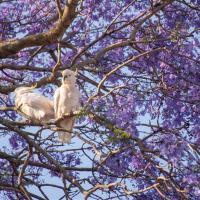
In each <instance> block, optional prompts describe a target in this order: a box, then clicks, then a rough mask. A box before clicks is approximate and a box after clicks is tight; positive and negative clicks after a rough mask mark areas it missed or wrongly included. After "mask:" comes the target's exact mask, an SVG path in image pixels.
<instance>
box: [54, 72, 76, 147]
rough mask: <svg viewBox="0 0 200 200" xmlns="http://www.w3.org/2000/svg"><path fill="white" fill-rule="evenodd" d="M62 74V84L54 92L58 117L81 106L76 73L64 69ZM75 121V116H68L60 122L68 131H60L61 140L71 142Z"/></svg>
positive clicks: (56, 115)
mask: <svg viewBox="0 0 200 200" xmlns="http://www.w3.org/2000/svg"><path fill="white" fill-rule="evenodd" d="M62 75H63V81H62V85H61V86H60V87H59V88H58V89H57V90H56V91H55V94H54V110H55V117H56V118H61V117H63V115H66V114H69V113H71V112H75V111H78V110H79V107H80V102H79V101H80V93H79V90H78V89H77V88H76V85H75V83H76V77H75V73H74V72H73V71H71V70H64V71H63V73H62ZM74 122H75V117H67V118H65V119H64V120H62V121H61V122H60V124H59V126H60V127H61V128H63V129H66V131H59V132H58V135H59V139H60V141H62V142H66V143H70V142H71V135H72V133H71V132H72V129H73V126H74Z"/></svg>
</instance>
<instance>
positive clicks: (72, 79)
mask: <svg viewBox="0 0 200 200" xmlns="http://www.w3.org/2000/svg"><path fill="white" fill-rule="evenodd" d="M62 77H63V78H62V83H63V84H68V85H69V84H70V85H74V84H75V83H76V73H75V72H74V71H71V70H69V69H66V70H64V71H63V72H62Z"/></svg>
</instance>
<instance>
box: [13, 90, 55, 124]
mask: <svg viewBox="0 0 200 200" xmlns="http://www.w3.org/2000/svg"><path fill="white" fill-rule="evenodd" d="M16 106H17V107H18V108H19V109H20V110H21V111H22V113H24V114H25V116H26V117H27V116H28V117H30V118H31V119H35V120H41V121H48V120H50V119H53V118H54V109H53V102H51V101H50V100H49V99H48V98H46V97H44V96H42V95H40V94H37V93H25V94H22V95H20V97H18V98H17V99H16Z"/></svg>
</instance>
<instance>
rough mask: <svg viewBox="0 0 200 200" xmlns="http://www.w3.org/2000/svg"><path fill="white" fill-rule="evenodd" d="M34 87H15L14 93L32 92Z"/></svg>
mask: <svg viewBox="0 0 200 200" xmlns="http://www.w3.org/2000/svg"><path fill="white" fill-rule="evenodd" d="M33 89H34V88H33V87H18V88H16V89H15V91H14V93H15V96H17V95H22V94H25V93H30V92H32V90H33Z"/></svg>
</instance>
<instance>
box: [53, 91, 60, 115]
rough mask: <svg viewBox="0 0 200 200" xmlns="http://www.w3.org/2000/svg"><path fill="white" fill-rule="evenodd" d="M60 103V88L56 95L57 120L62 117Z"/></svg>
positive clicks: (55, 109)
mask: <svg viewBox="0 0 200 200" xmlns="http://www.w3.org/2000/svg"><path fill="white" fill-rule="evenodd" d="M59 101H60V88H58V89H57V90H56V91H55V94H54V111H55V116H56V117H57V118H59V117H61V114H60V109H59Z"/></svg>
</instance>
